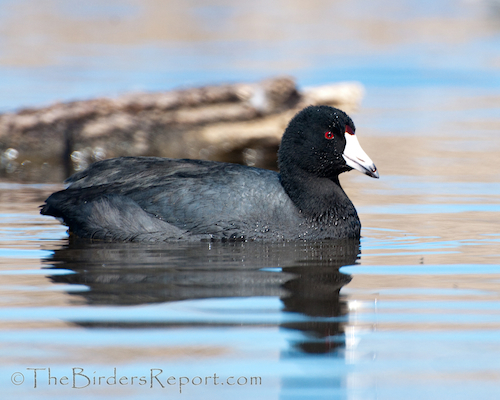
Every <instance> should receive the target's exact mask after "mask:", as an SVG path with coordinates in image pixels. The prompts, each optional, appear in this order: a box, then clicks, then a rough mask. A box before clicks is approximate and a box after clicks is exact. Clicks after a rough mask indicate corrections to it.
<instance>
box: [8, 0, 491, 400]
mask: <svg viewBox="0 0 500 400" xmlns="http://www.w3.org/2000/svg"><path fill="white" fill-rule="evenodd" d="M1 3H2V5H3V6H5V8H4V10H5V12H6V13H5V14H4V15H3V16H1V17H0V18H2V19H3V22H2V24H1V25H2V31H1V33H2V38H1V40H0V49H2V52H1V53H0V69H1V70H2V74H1V75H2V77H1V78H0V87H2V91H1V93H3V94H0V108H1V109H2V110H12V109H16V108H19V107H22V106H32V105H40V104H46V103H48V102H52V101H55V100H57V99H64V100H67V99H72V98H85V97H93V96H97V95H110V94H114V93H119V92H123V91H127V90H130V89H133V88H139V89H147V90H161V89H165V88H170V87H178V86H183V85H189V84H193V83H199V84H205V83H212V82H219V81H225V80H245V81H248V80H252V79H260V78H261V77H267V76H269V75H271V74H282V73H289V74H293V75H294V76H296V77H297V79H298V81H299V84H300V85H309V84H322V83H329V82H332V81H336V80H339V79H349V80H357V81H361V82H362V83H363V84H364V85H365V87H366V97H365V99H364V101H363V103H362V105H361V107H360V109H359V111H358V112H357V113H356V114H354V115H353V119H354V121H355V123H356V126H357V132H358V135H359V139H360V142H361V144H362V146H363V148H364V149H365V150H366V152H367V153H368V154H369V155H370V156H371V158H372V159H373V160H374V161H375V163H376V165H377V167H378V169H379V171H380V174H381V178H380V180H374V179H368V178H367V177H366V176H363V175H361V174H359V173H357V172H351V173H349V174H344V175H343V176H342V177H341V181H342V184H343V186H344V188H345V190H346V192H347V193H348V194H349V196H350V197H351V199H352V200H353V202H354V204H355V205H356V207H357V209H358V211H359V214H360V218H361V221H362V224H363V229H362V238H361V240H360V242H357V241H355V242H352V241H351V242H345V241H343V242H336V241H326V242H299V243H278V244H265V243H197V244H176V243H174V244H172V243H170V244H168V243H164V244H156V245H137V244H109V243H87V242H82V241H74V240H69V238H68V235H67V233H66V231H65V228H64V227H62V226H61V225H59V224H58V222H57V221H55V220H53V219H51V218H49V217H42V216H40V215H39V214H38V207H39V205H40V204H41V203H42V202H43V200H44V199H45V198H46V196H47V195H49V194H50V193H51V192H52V191H54V190H58V189H60V188H61V187H62V185H61V184H60V183H54V184H53V185H39V184H36V183H32V184H20V183H12V182H10V183H2V184H0V322H1V323H0V358H1V363H0V365H1V366H0V387H1V389H2V394H3V396H4V397H5V398H19V399H21V398H26V399H28V398H40V399H45V398H47V399H49V398H50V399H53V398H68V397H70V396H71V398H74V399H88V398H95V399H108V398H112V399H113V398H116V399H118V398H120V399H123V398H130V399H136V398H143V397H144V398H148V399H160V398H161V399H164V398H187V399H195V398H196V399H198V398H207V399H210V398H212V399H219V398H238V399H246V398H248V399H250V398H251V399H254V398H265V399H304V398H307V399H325V398H329V399H330V398H338V399H402V398H404V399H422V398H432V399H454V400H455V399H470V398H480V399H496V398H498V393H500V383H499V382H500V373H499V371H500V289H499V288H500V265H499V264H500V263H499V260H500V228H499V226H500V225H499V217H500V179H499V177H500V175H499V173H498V168H497V167H496V162H497V160H498V154H499V151H500V136H499V135H498V131H499V129H500V119H499V115H500V113H499V112H498V110H499V109H500V95H499V86H500V75H499V69H498V65H499V58H498V54H500V53H499V49H500V35H499V29H498V26H499V24H498V13H497V11H495V10H497V8H496V6H495V4H496V3H495V2H493V1H475V2H471V1H469V2H465V1H464V2H452V1H445V0H440V1H437V2H436V1H433V2H429V1H424V2H412V1H404V2H397V3H395V2H390V1H383V2H378V3H377V5H375V4H372V3H370V4H368V3H367V2H363V1H354V2H341V1H338V2H331V1H314V2H308V3H307V7H306V6H305V5H301V4H299V3H296V2H280V1H277V2H272V3H271V4H269V3H268V2H266V3H265V4H264V5H263V4H261V2H256V3H255V2H254V3H251V4H250V3H248V4H247V3H245V4H243V3H242V4H239V5H234V4H233V2H226V1H220V2H217V3H216V2H213V3H210V5H208V6H207V5H206V4H205V2H196V1H194V2H188V3H186V2H171V3H169V4H171V5H170V6H169V7H173V8H175V10H176V11H175V12H173V11H172V10H173V9H172V8H162V7H161V6H160V5H159V4H160V3H162V4H163V2H155V1H152V0H151V1H144V2H142V1H141V2H135V1H124V2H113V1H106V2H93V1H90V2H87V3H85V4H80V3H79V5H78V7H70V6H68V5H67V4H68V3H67V2H59V1H50V2H46V4H45V8H43V7H42V9H41V8H40V7H41V6H40V5H39V3H37V2H32V1H25V2H10V1H3V2H1ZM35 3H36V4H35ZM201 3H203V4H201ZM304 4H305V3H304ZM7 17H8V18H7ZM34 21H36V22H37V23H36V24H34V23H33V22H34ZM332 21H334V22H335V23H333V22H332ZM49 28H50V29H49ZM42 145H43V144H42ZM49 368H50V372H49ZM35 369H36V373H37V378H36V381H35V375H34V374H35ZM49 374H50V375H49ZM65 377H66V378H67V379H65ZM73 377H74V379H75V380H74V381H73ZM170 378H171V379H170ZM169 379H170V380H169ZM35 383H36V387H34V386H35ZM181 392H182V393H181Z"/></svg>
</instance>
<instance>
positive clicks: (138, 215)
mask: <svg viewBox="0 0 500 400" xmlns="http://www.w3.org/2000/svg"><path fill="white" fill-rule="evenodd" d="M278 163H279V168H280V173H277V172H274V171H270V170H265V169H259V168H253V167H248V166H243V165H238V164H229V163H220V162H214V161H202V160H186V159H182V160H174V159H168V158H156V157H121V158H115V159H109V160H104V161H99V162H96V163H95V164H93V165H91V166H90V167H89V168H87V169H86V170H84V171H81V172H78V173H76V174H74V175H73V176H71V177H70V178H69V179H68V180H67V182H69V183H70V185H69V187H68V188H67V189H65V190H62V191H60V192H56V193H54V194H52V195H51V196H50V197H49V198H48V199H47V200H46V203H45V204H44V205H43V206H42V208H41V213H42V214H44V215H52V216H54V217H56V218H59V219H61V220H62V221H63V223H64V224H66V225H67V226H68V227H69V231H70V233H73V234H74V235H76V236H78V237H83V238H93V239H103V240H115V241H160V240H301V239H328V238H359V236H360V229H361V223H360V222H359V218H358V215H357V213H356V209H355V208H354V205H353V204H352V202H351V201H350V200H349V198H348V197H347V195H346V194H345V192H344V191H343V190H342V188H341V186H340V183H339V178H338V175H339V174H340V173H342V172H345V171H350V170H351V169H353V168H354V169H357V170H358V171H361V172H363V173H365V174H367V175H369V176H371V177H373V178H378V172H377V169H376V168H375V165H374V164H373V162H372V160H371V159H370V158H369V157H368V156H367V155H366V153H365V152H364V151H363V150H362V149H361V147H360V145H359V143H358V140H357V138H356V135H355V127H354V124H353V122H352V120H351V118H349V116H348V115H347V114H345V113H344V112H343V111H341V110H338V109H335V108H332V107H328V106H310V107H307V108H305V109H303V110H302V111H300V112H299V113H298V114H297V115H296V116H295V117H294V118H293V119H292V120H291V122H290V123H289V125H288V127H287V128H286V130H285V133H284V135H283V138H282V141H281V146H280V149H279V152H278Z"/></svg>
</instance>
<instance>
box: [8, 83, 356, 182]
mask: <svg viewBox="0 0 500 400" xmlns="http://www.w3.org/2000/svg"><path fill="white" fill-rule="evenodd" d="M362 95H363V88H362V87H361V85H360V84H357V83H338V84H333V85H326V86H319V87H311V88H306V89H304V90H301V91H299V90H298V89H297V87H296V85H295V82H294V81H293V80H292V79H290V78H286V77H283V78H276V79H269V80H265V81H262V82H259V83H255V84H231V85H221V86H206V87H202V88H190V89H185V90H173V91H168V92H160V93H135V94H127V95H123V96H121V97H117V98H114V99H108V98H99V99H92V100H85V101H74V102H67V103H57V104H54V105H51V106H49V107H44V108H38V109H23V110H20V111H18V112H16V113H5V114H1V115H0V153H1V164H0V174H1V175H2V177H3V178H9V180H18V181H37V182H57V181H60V180H62V179H64V178H65V177H67V176H69V175H70V174H72V173H73V172H74V171H77V170H80V169H82V168H85V167H86V166H87V165H88V164H90V163H92V162H94V161H97V160H100V159H104V158H111V157H118V156H142V155H149V156H160V157H174V158H202V159H211V160H220V161H230V162H239V163H245V164H247V165H255V166H260V167H265V168H275V167H276V151H277V149H278V145H279V142H280V139H281V135H282V133H283V130H284V129H285V127H286V124H287V123H288V121H289V120H290V119H291V117H292V116H293V114H294V113H295V112H297V110H298V109H300V108H302V107H304V106H306V105H310V104H328V105H332V106H335V107H338V108H341V109H344V110H345V111H346V112H351V111H353V109H355V108H356V107H357V106H358V104H359V101H360V99H361V97H362Z"/></svg>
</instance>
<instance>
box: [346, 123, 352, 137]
mask: <svg viewBox="0 0 500 400" xmlns="http://www.w3.org/2000/svg"><path fill="white" fill-rule="evenodd" d="M345 132H346V133H348V134H349V135H354V131H353V130H352V128H351V127H350V126H349V125H346V126H345Z"/></svg>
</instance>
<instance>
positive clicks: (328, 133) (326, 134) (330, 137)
mask: <svg viewBox="0 0 500 400" xmlns="http://www.w3.org/2000/svg"><path fill="white" fill-rule="evenodd" d="M325 138H326V139H328V140H330V139H333V133H332V132H330V131H328V132H325Z"/></svg>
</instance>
